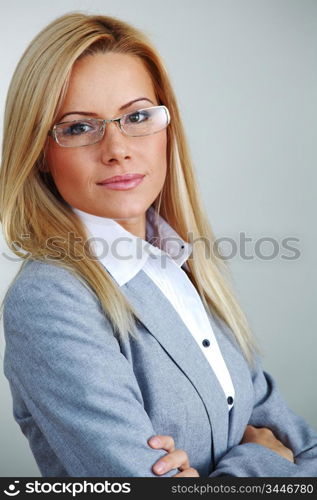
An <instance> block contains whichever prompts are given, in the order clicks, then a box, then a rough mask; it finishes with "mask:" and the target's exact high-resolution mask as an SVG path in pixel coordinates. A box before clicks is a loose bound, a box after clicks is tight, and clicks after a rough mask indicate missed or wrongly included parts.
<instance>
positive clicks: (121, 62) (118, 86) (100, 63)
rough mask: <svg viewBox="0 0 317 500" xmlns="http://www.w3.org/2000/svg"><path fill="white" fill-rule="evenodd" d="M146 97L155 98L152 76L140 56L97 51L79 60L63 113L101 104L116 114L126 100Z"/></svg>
mask: <svg viewBox="0 0 317 500" xmlns="http://www.w3.org/2000/svg"><path fill="white" fill-rule="evenodd" d="M141 96H145V97H148V98H150V99H152V100H155V92H154V88H153V84H152V80H151V77H150V75H149V73H148V71H147V69H146V68H145V66H144V64H143V62H142V61H141V59H140V58H138V57H136V56H133V55H129V54H115V53H107V54H99V53H98V54H94V55H89V56H86V57H84V58H83V59H80V60H79V61H77V62H76V63H75V64H74V66H73V70H72V73H71V76H70V80H69V86H68V89H67V93H66V97H65V100H64V102H63V105H62V109H61V110H60V111H61V112H66V111H68V110H69V109H72V110H74V109H76V108H77V107H78V106H79V107H80V108H83V107H85V108H89V109H88V110H90V111H94V110H96V108H98V107H100V106H101V107H102V108H103V109H105V112H107V113H108V114H109V113H110V114H111V113H115V112H116V111H117V109H118V108H119V107H120V106H122V104H125V103H126V102H128V101H130V100H133V99H136V98H137V97H141Z"/></svg>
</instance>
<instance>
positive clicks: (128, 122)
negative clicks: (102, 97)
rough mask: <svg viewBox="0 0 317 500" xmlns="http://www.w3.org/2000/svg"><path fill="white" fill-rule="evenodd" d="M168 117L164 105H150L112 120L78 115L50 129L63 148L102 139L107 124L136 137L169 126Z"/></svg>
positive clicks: (83, 144) (76, 146)
mask: <svg viewBox="0 0 317 500" xmlns="http://www.w3.org/2000/svg"><path fill="white" fill-rule="evenodd" d="M170 120H171V117H170V114H169V111H168V109H167V107H166V106H153V107H151V108H145V109H138V110H137V111H133V113H128V114H125V115H122V116H119V117H118V118H112V120H103V119H101V118H81V119H80V120H72V121H68V122H61V123H56V125H54V127H53V128H52V129H51V130H50V131H49V135H51V136H52V137H53V139H54V141H56V142H57V144H59V145H60V146H63V147H65V148H78V147H81V146H89V145H91V144H96V143H97V142H99V141H101V139H102V138H103V136H104V133H105V130H106V125H107V123H111V122H116V123H117V124H118V126H119V129H120V130H121V132H122V133H124V134H126V135H129V136H132V137H139V136H144V135H151V134H156V133H157V132H160V130H163V129H164V128H166V127H167V126H168V124H169V123H170Z"/></svg>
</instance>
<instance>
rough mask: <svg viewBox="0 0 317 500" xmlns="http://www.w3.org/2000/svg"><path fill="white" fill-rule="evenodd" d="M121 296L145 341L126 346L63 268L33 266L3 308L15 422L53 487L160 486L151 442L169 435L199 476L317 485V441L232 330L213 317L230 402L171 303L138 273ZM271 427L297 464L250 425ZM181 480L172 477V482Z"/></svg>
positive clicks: (87, 293)
mask: <svg viewBox="0 0 317 500" xmlns="http://www.w3.org/2000/svg"><path fill="white" fill-rule="evenodd" d="M122 291H123V293H124V294H125V295H126V297H127V298H128V300H129V301H130V302H131V304H132V305H133V306H134V307H135V309H136V310H137V311H138V313H139V317H140V319H141V321H140V322H139V323H138V330H139V339H138V340H137V341H136V340H134V339H131V338H129V339H128V340H126V341H123V342H122V341H118V340H117V338H116V337H115V336H114V335H113V330H112V327H111V325H110V322H109V320H108V319H107V318H106V317H105V316H104V314H103V313H102V309H101V306H100V303H99V301H98V299H97V297H96V295H95V294H94V293H92V291H91V290H90V289H89V288H88V287H86V286H85V285H84V284H83V283H82V282H81V281H80V280H78V278H76V277H75V276H74V275H73V274H72V273H71V272H70V271H67V270H65V269H63V268H60V267H58V266H56V265H54V264H53V263H51V262H50V263H49V262H47V263H44V262H40V261H29V262H26V263H24V265H23V267H22V270H21V272H20V273H19V275H18V277H17V279H16V281H15V282H14V284H13V286H12V288H11V289H10V290H9V292H8V294H7V297H6V299H5V303H4V330H5V340H6V348H5V357H4V373H5V375H6V377H7V379H8V381H9V383H10V389H11V392H12V397H13V411H14V418H15V420H16V421H17V423H18V424H19V426H20V428H21V430H22V432H23V434H24V435H25V436H26V437H27V439H28V441H29V444H30V447H31V450H32V452H33V454H34V457H35V459H36V462H37V464H38V466H39V468H40V471H41V473H42V475H43V476H72V477H80V476H90V477H94V476H95V477H98V476H101V477H140V476H141V477H145V476H149V477H160V476H157V475H156V474H154V473H153V472H152V469H151V468H152V465H153V464H154V463H155V462H156V461H157V460H158V459H159V458H160V457H161V456H164V455H165V454H166V452H165V451H164V450H155V449H152V448H151V447H150V446H149V445H148V444H147V440H148V439H149V438H150V437H151V436H153V435H155V434H166V435H171V436H172V437H173V438H174V440H175V446H176V448H182V449H184V450H185V451H186V452H187V453H188V456H189V460H190V464H191V466H192V467H195V468H196V469H197V470H198V472H199V474H200V476H203V477H208V476H209V477H216V476H222V475H230V476H292V477H299V476H317V433H316V432H315V431H314V430H313V429H312V428H311V427H310V426H309V425H308V424H307V423H306V422H305V421H304V420H303V419H302V418H301V417H299V416H297V415H295V414H294V413H293V412H292V411H291V410H290V409H289V408H288V407H287V405H286V403H285V402H284V400H283V398H282V397H281V395H280V393H279V391H278V388H277V386H276V382H275V381H274V379H273V378H272V377H271V376H270V375H269V374H268V373H266V372H265V371H262V368H261V364H260V360H259V359H258V358H257V365H256V368H255V369H254V370H250V369H249V367H248V365H247V364H246V362H245V360H244V358H243V357H242V355H241V353H240V351H239V349H238V347H237V345H236V342H235V340H234V337H233V334H232V332H231V330H230V329H229V328H228V327H227V326H226V325H225V324H224V323H223V322H222V321H221V320H220V319H219V318H218V317H216V316H214V315H209V317H210V322H211V324H212V328H213V330H214V332H215V335H216V338H217V341H218V343H219V346H220V349H221V351H222V354H223V357H224V360H225V362H226V363H227V366H228V368H229V370H230V374H231V377H232V381H233V384H234V387H235V401H234V406H233V408H232V410H231V411H230V414H228V407H227V401H226V398H225V395H224V392H223V390H222V388H221V386H220V384H219V382H218V379H217V377H216V376H215V375H214V373H213V371H212V369H211V367H210V365H209V363H208V361H207V360H206V358H205V356H204V355H203V353H202V352H201V350H200V349H199V347H198V345H197V343H196V341H195V339H194V338H193V336H192V335H191V333H190V332H189V330H188V329H187V327H186V326H185V324H184V323H183V321H182V319H181V317H180V316H179V314H178V313H177V312H176V310H175V309H174V308H173V307H172V305H171V304H170V303H169V301H168V300H167V299H166V297H165V296H164V294H163V293H162V292H161V291H160V290H159V288H158V287H156V286H155V285H154V284H153V282H152V281H151V279H150V278H149V277H148V276H147V275H146V274H145V273H144V271H142V270H141V271H140V272H139V273H138V274H137V275H136V276H135V277H134V278H133V279H132V280H130V281H129V282H128V283H127V284H126V285H124V286H122ZM247 424H251V425H254V426H258V427H262V426H264V427H269V428H270V429H271V430H272V431H273V432H274V433H275V435H276V436H277V437H278V438H279V439H280V440H281V441H282V442H283V443H284V444H285V445H286V446H288V447H290V448H291V449H292V450H293V453H294V455H295V460H296V463H295V464H294V463H292V462H290V461H288V460H287V459H285V458H283V457H281V456H280V455H279V454H277V453H276V452H274V451H272V450H270V449H269V448H266V447H264V446H262V445H259V444H254V443H247V444H243V445H239V442H240V441H241V438H242V435H243V433H244V431H245V428H246V425H247ZM177 472H178V470H175V469H174V470H172V471H170V472H169V473H167V474H164V475H163V476H162V477H168V476H173V475H174V474H177Z"/></svg>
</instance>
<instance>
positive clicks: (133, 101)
mask: <svg viewBox="0 0 317 500" xmlns="http://www.w3.org/2000/svg"><path fill="white" fill-rule="evenodd" d="M138 101H148V102H150V103H151V104H153V106H154V102H153V101H151V99H148V98H147V97H138V98H137V99H133V100H132V101H129V102H127V103H126V104H123V106H121V107H120V108H119V111H123V110H124V109H126V108H128V107H129V106H131V104H133V103H135V102H138ZM68 115H84V116H98V114H97V113H93V112H92V111H68V112H67V113H64V114H63V116H61V118H60V119H59V121H61V120H63V118H65V116H68Z"/></svg>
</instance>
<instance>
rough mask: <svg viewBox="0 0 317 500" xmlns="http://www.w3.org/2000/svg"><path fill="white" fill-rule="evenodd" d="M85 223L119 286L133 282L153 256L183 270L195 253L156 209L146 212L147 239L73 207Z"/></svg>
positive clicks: (108, 219)
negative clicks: (168, 260)
mask: <svg viewBox="0 0 317 500" xmlns="http://www.w3.org/2000/svg"><path fill="white" fill-rule="evenodd" d="M71 208H72V210H73V211H74V212H75V214H77V215H78V217H79V218H80V219H81V220H82V222H83V223H84V225H85V227H86V229H87V232H88V234H89V238H92V246H93V249H94V252H95V255H96V257H97V258H98V259H99V261H100V262H101V263H102V265H103V266H104V267H105V268H106V269H107V270H108V271H109V272H110V274H111V275H112V277H113V278H114V279H115V280H116V282H117V283H118V284H119V286H122V285H124V284H126V283H127V282H128V281H129V280H131V279H132V278H133V277H134V276H135V275H136V274H137V273H138V272H139V271H140V270H141V269H142V268H143V267H144V265H145V263H146V261H147V259H148V258H149V256H150V255H152V256H156V257H162V256H164V255H165V257H166V256H168V257H169V258H172V259H173V260H174V262H175V263H176V264H177V265H178V266H179V267H181V266H182V265H184V266H185V267H187V265H186V260H187V259H188V258H189V256H190V255H191V253H192V245H191V244H190V243H187V242H186V241H184V240H183V239H182V238H181V237H180V236H179V235H178V233H177V232H176V231H175V230H174V229H173V228H172V227H171V226H170V225H169V224H168V222H167V221H166V220H165V219H164V218H163V217H161V215H160V214H159V213H158V212H157V211H156V210H155V209H154V207H152V206H151V207H149V209H148V210H147V212H146V240H144V239H142V238H140V237H137V236H134V235H133V234H132V233H130V232H129V231H127V230H126V229H124V228H123V227H122V226H121V225H120V224H119V223H118V222H117V221H116V220H114V219H110V218H107V217H100V216H98V215H94V214H90V213H88V212H84V211H82V210H79V209H78V208H75V207H71Z"/></svg>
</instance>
